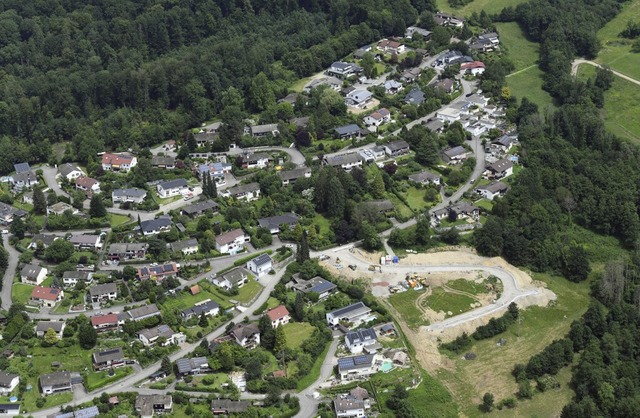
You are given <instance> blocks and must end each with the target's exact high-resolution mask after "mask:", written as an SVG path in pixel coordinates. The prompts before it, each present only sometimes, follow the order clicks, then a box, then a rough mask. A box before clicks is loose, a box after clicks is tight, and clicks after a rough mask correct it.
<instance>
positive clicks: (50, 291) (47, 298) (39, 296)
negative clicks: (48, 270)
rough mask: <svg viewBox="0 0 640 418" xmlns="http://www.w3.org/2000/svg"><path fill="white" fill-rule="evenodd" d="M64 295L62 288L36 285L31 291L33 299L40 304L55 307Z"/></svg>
mask: <svg viewBox="0 0 640 418" xmlns="http://www.w3.org/2000/svg"><path fill="white" fill-rule="evenodd" d="M63 297H64V291H63V290H62V289H55V288H52V287H44V286H36V287H34V288H33V291H32V292H31V300H32V301H33V302H35V303H37V304H39V305H42V306H47V307H49V308H53V307H54V306H56V303H58V302H60V301H61V300H62V298H63Z"/></svg>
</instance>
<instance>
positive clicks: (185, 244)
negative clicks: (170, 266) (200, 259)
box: [169, 238, 198, 255]
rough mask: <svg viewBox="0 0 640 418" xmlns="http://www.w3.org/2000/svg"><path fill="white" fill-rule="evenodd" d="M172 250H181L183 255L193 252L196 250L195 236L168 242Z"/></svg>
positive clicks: (196, 241)
mask: <svg viewBox="0 0 640 418" xmlns="http://www.w3.org/2000/svg"><path fill="white" fill-rule="evenodd" d="M169 248H170V249H171V251H172V252H174V253H176V252H181V253H182V254H184V255H189V254H195V253H197V252H198V240H197V239H195V238H190V239H183V240H181V241H176V242H172V243H170V244H169Z"/></svg>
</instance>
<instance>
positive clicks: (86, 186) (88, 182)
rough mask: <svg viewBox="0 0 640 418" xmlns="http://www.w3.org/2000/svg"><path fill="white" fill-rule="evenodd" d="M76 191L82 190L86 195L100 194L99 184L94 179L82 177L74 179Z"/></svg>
mask: <svg viewBox="0 0 640 418" xmlns="http://www.w3.org/2000/svg"><path fill="white" fill-rule="evenodd" d="M75 184H76V190H82V191H84V192H86V193H87V194H91V193H100V182H99V181H98V180H96V179H94V178H91V177H87V176H82V177H78V178H77V179H75Z"/></svg>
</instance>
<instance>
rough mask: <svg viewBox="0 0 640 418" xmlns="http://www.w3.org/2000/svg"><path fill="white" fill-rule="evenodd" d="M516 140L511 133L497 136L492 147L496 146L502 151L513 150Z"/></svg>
mask: <svg viewBox="0 0 640 418" xmlns="http://www.w3.org/2000/svg"><path fill="white" fill-rule="evenodd" d="M514 142H515V138H514V137H512V136H509V135H503V136H501V137H500V138H496V139H494V140H493V142H492V143H491V148H495V149H497V150H499V151H500V152H503V153H506V152H509V150H511V147H513V143H514Z"/></svg>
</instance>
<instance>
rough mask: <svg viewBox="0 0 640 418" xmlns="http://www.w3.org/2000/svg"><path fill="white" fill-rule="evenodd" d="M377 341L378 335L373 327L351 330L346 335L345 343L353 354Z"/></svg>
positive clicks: (360, 351)
mask: <svg viewBox="0 0 640 418" xmlns="http://www.w3.org/2000/svg"><path fill="white" fill-rule="evenodd" d="M376 342H378V337H377V336H376V332H375V331H374V330H373V328H366V329H360V330H357V331H349V332H348V333H347V335H345V336H344V344H345V345H346V346H347V349H348V350H349V351H350V352H351V354H360V353H362V351H363V350H364V348H365V347H366V346H370V345H372V344H375V343H376Z"/></svg>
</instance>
